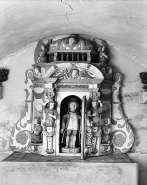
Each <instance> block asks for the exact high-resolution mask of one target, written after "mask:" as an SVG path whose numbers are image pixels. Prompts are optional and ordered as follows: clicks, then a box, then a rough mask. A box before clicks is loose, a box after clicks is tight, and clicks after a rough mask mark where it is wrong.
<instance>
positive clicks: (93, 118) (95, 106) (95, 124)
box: [87, 98, 103, 153]
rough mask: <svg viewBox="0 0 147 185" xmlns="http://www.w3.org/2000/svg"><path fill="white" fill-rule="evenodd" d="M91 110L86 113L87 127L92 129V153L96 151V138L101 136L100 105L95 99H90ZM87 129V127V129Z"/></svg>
mask: <svg viewBox="0 0 147 185" xmlns="http://www.w3.org/2000/svg"><path fill="white" fill-rule="evenodd" d="M91 104H92V108H91V109H90V110H89V111H87V122H88V124H87V126H90V127H92V150H93V152H94V153H97V151H96V143H97V138H98V137H99V136H100V134H101V112H102V106H103V105H102V103H101V101H100V100H98V99H97V98H94V99H92V103H91ZM87 129H88V127H87ZM88 130H89V129H88Z"/></svg>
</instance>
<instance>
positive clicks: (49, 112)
mask: <svg viewBox="0 0 147 185" xmlns="http://www.w3.org/2000/svg"><path fill="white" fill-rule="evenodd" d="M54 108H55V102H54V101H53V100H50V101H49V103H47V104H46V108H45V123H44V124H43V126H44V134H45V136H46V143H47V148H46V152H47V153H48V154H52V153H54V150H53V136H54V133H55V126H56V125H55V120H56V119H57V111H56V110H55V109H54Z"/></svg>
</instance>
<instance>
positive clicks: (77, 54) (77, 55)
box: [77, 53, 79, 61]
mask: <svg viewBox="0 0 147 185" xmlns="http://www.w3.org/2000/svg"><path fill="white" fill-rule="evenodd" d="M77 61H79V53H77Z"/></svg>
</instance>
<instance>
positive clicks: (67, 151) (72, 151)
mask: <svg viewBox="0 0 147 185" xmlns="http://www.w3.org/2000/svg"><path fill="white" fill-rule="evenodd" d="M61 152H63V153H80V147H77V148H66V147H62V148H61Z"/></svg>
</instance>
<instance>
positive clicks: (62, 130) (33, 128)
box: [10, 35, 134, 159]
mask: <svg viewBox="0 0 147 185" xmlns="http://www.w3.org/2000/svg"><path fill="white" fill-rule="evenodd" d="M59 38H60V39H59ZM108 59H109V55H108V46H107V43H106V41H104V40H101V39H95V40H88V39H86V38H84V37H82V36H79V35H70V36H68V37H63V36H56V37H53V38H50V39H44V40H41V41H39V42H38V44H37V46H36V49H35V53H34V60H35V64H34V65H33V69H28V70H27V71H26V82H25V83H26V86H27V88H26V112H25V116H24V117H22V118H21V119H20V120H19V121H18V122H17V123H16V125H15V127H14V128H13V130H12V135H11V141H10V144H11V147H12V149H13V150H14V151H22V152H26V151H29V152H35V153H40V154H42V155H54V156H80V157H81V159H84V157H85V156H99V155H108V154H113V153H114V154H116V153H126V152H128V151H129V150H130V148H131V147H132V145H133V142H134V135H133V132H132V129H131V127H130V125H129V123H128V122H127V120H126V118H125V116H124V115H123V113H122V109H121V104H120V103H121V102H120V100H119V88H120V83H121V75H120V74H119V73H116V74H113V70H112V67H111V66H110V65H109V64H108Z"/></svg>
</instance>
